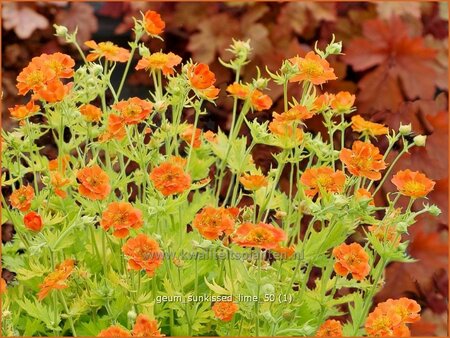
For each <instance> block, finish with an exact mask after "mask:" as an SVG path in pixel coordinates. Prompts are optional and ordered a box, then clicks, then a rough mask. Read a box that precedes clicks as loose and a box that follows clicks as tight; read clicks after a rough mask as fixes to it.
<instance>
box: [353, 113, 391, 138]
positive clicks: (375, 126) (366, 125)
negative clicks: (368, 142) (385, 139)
mask: <svg viewBox="0 0 450 338" xmlns="http://www.w3.org/2000/svg"><path fill="white" fill-rule="evenodd" d="M352 129H353V131H356V132H359V133H362V134H363V135H368V136H378V135H386V134H387V133H388V132H389V129H388V128H387V127H385V126H384V125H382V124H380V123H374V122H370V121H366V120H364V119H363V118H362V117H361V116H360V115H355V116H353V117H352Z"/></svg>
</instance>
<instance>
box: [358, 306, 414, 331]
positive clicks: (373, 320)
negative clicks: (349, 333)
mask: <svg viewBox="0 0 450 338" xmlns="http://www.w3.org/2000/svg"><path fill="white" fill-rule="evenodd" d="M365 328H366V333H367V335H369V336H378V337H409V336H410V333H409V329H408V327H407V326H406V325H404V324H402V323H401V321H400V318H399V316H391V315H390V314H388V313H386V312H384V311H383V310H381V309H380V308H378V307H377V308H375V310H373V312H371V313H370V314H369V315H368V316H367V320H366V324H365Z"/></svg>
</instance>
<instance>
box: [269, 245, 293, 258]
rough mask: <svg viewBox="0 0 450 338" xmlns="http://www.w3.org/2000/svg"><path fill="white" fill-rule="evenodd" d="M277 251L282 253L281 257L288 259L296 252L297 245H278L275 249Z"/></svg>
mask: <svg viewBox="0 0 450 338" xmlns="http://www.w3.org/2000/svg"><path fill="white" fill-rule="evenodd" d="M273 251H275V252H276V253H278V254H280V255H281V258H283V259H286V258H289V257H292V256H293V255H294V254H295V245H291V246H289V247H284V246H280V245H279V246H277V247H276V248H275V249H273Z"/></svg>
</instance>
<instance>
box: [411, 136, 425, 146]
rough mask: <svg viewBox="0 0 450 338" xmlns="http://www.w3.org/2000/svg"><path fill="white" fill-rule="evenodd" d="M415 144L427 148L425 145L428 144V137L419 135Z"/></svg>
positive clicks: (415, 139)
mask: <svg viewBox="0 0 450 338" xmlns="http://www.w3.org/2000/svg"><path fill="white" fill-rule="evenodd" d="M413 141H414V144H415V145H416V146H418V147H425V144H426V143H427V137H426V135H417V136H416V137H414V139H413Z"/></svg>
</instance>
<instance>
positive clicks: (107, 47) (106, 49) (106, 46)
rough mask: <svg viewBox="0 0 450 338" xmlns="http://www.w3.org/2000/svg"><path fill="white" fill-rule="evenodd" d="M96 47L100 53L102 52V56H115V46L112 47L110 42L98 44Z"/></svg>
mask: <svg viewBox="0 0 450 338" xmlns="http://www.w3.org/2000/svg"><path fill="white" fill-rule="evenodd" d="M98 47H99V49H100V51H102V52H103V53H104V54H115V53H117V49H118V48H117V46H116V45H114V44H113V43H112V42H110V41H107V42H100V43H99V44H98Z"/></svg>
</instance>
